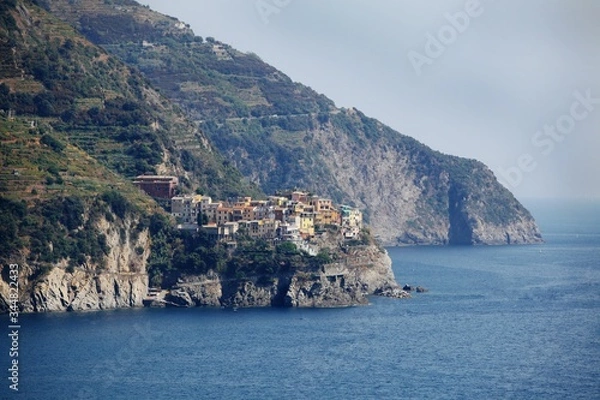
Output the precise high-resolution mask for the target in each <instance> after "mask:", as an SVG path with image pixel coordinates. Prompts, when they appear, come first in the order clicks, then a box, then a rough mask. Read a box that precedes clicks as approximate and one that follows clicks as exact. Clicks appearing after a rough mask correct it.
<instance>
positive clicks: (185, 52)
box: [44, 0, 541, 244]
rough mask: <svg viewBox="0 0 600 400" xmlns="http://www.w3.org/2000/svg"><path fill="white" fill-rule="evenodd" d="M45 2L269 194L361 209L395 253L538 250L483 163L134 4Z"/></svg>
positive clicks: (517, 209)
mask: <svg viewBox="0 0 600 400" xmlns="http://www.w3.org/2000/svg"><path fill="white" fill-rule="evenodd" d="M44 3H45V4H46V6H47V7H48V8H49V9H51V10H52V11H53V12H54V13H55V14H56V15H57V16H60V17H61V18H63V19H65V20H67V21H69V22H70V23H71V24H73V26H76V27H77V28H78V29H80V30H81V32H83V33H84V34H85V35H86V36H87V37H88V39H90V40H92V41H94V42H95V43H97V44H99V45H101V46H102V47H103V48H105V49H107V50H108V51H109V52H110V53H112V54H114V55H116V56H117V57H119V58H120V59H121V60H123V61H125V62H127V63H129V64H130V65H134V66H135V67H136V68H138V69H139V70H140V71H142V72H143V74H144V76H145V77H147V78H148V79H149V80H150V81H151V82H152V83H153V84H154V85H156V86H157V87H159V88H160V89H161V92H162V93H163V94H164V95H165V96H167V97H169V98H170V99H172V100H173V101H175V102H176V103H177V104H179V105H180V107H181V108H182V109H183V110H184V111H185V112H186V113H187V114H188V115H189V116H191V117H192V118H193V119H195V120H196V121H197V122H198V123H199V126H200V127H201V128H202V129H203V131H205V132H206V133H207V134H208V135H209V136H210V138H211V139H212V140H213V142H214V143H215V145H216V147H217V148H219V150H221V152H222V153H224V154H225V155H226V156H227V157H228V159H230V160H231V161H232V162H233V163H234V165H236V166H237V167H238V168H239V169H240V170H241V171H242V173H243V174H244V175H245V176H246V177H247V178H248V179H250V180H251V181H252V182H255V183H257V184H258V185H260V187H261V188H262V189H263V190H264V191H266V192H270V191H273V190H275V189H279V188H282V187H292V186H296V187H303V188H307V189H310V190H314V191H316V192H319V193H325V194H327V195H329V196H331V197H332V198H333V199H334V200H335V201H337V202H346V203H350V204H353V205H356V206H358V207H361V208H363V209H364V210H365V214H366V216H367V218H368V220H369V222H370V223H371V225H372V226H373V229H374V231H375V232H376V234H377V235H378V236H379V237H380V239H381V240H382V241H383V242H385V243H387V244H412V243H419V244H485V243H488V244H492V243H494V244H499V243H533V242H539V241H541V235H540V233H539V230H538V228H537V226H536V224H535V221H534V220H533V218H532V217H531V215H530V213H529V212H528V211H527V210H526V209H525V208H524V207H523V206H522V205H521V204H520V203H519V202H518V201H517V200H516V199H515V198H514V196H513V195H512V194H511V193H510V192H509V191H508V190H507V189H505V188H504V187H502V186H501V185H500V184H499V183H498V182H497V180H496V178H495V177H494V176H493V174H492V172H491V171H490V170H489V169H488V168H487V167H486V166H485V165H483V164H482V163H480V162H477V161H474V160H467V159H461V158H457V157H452V156H447V155H443V154H440V153H438V152H435V151H433V150H431V149H430V148H428V147H426V146H425V145H423V144H421V143H419V142H417V141H415V140H414V139H411V138H410V137H408V136H404V135H401V134H399V133H398V132H395V131H394V130H392V129H390V128H389V127H386V126H384V125H382V124H381V123H379V122H378V121H375V120H373V119H370V118H368V117H366V116H365V115H363V114H362V113H360V112H359V111H357V110H355V109H338V108H336V107H335V105H334V103H333V102H332V101H331V100H329V99H327V98H326V97H324V96H323V95H319V94H317V93H315V92H314V91H313V90H311V89H310V88H308V87H306V86H303V85H301V84H298V83H294V82H292V81H291V80H290V79H289V78H288V77H287V76H285V75H284V74H283V73H281V72H280V71H278V70H276V69H275V68H273V67H272V66H269V65H267V64H266V63H264V62H262V61H261V60H260V58H258V57H257V56H256V55H254V54H243V53H241V52H239V51H237V50H235V49H233V48H231V47H230V46H228V45H226V44H223V43H220V42H218V41H215V40H214V39H213V38H210V37H209V38H206V40H204V39H202V38H200V37H196V36H194V35H193V33H192V31H191V30H190V29H189V27H187V26H186V25H185V24H184V23H183V22H180V21H178V20H177V19H174V18H171V17H167V16H164V15H161V14H159V13H156V12H152V11H151V10H150V9H148V8H147V7H143V6H139V5H138V4H137V3H135V2H133V1H112V2H100V1H93V0H80V1H77V2H72V1H67V0H56V1H46V2H44Z"/></svg>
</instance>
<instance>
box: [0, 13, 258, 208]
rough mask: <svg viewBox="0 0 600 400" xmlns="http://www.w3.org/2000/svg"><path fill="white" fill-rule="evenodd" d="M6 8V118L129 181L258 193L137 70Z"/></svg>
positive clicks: (39, 16)
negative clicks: (24, 122)
mask: <svg viewBox="0 0 600 400" xmlns="http://www.w3.org/2000/svg"><path fill="white" fill-rule="evenodd" d="M0 7H1V13H2V14H1V15H2V21H1V23H2V24H1V25H0V60H2V62H1V64H0V110H4V112H5V113H8V112H10V113H11V115H12V116H14V115H16V116H31V118H32V119H35V120H36V121H37V122H36V123H39V124H43V125H45V126H47V128H48V129H50V130H52V131H54V132H55V135H56V136H58V137H60V138H62V139H63V140H65V141H66V142H69V143H71V144H73V145H76V146H77V147H79V148H80V149H82V150H84V151H85V152H87V153H88V154H90V155H91V156H92V157H94V158H96V159H97V160H99V161H100V162H102V163H103V164H104V165H106V166H107V167H108V168H110V169H112V170H113V171H115V172H117V173H119V174H121V175H123V176H125V177H128V178H131V177H134V176H136V175H138V174H143V173H168V174H174V175H176V176H179V177H181V178H182V179H181V180H182V182H183V183H184V185H186V184H187V186H188V189H190V188H192V187H194V188H196V187H200V189H201V190H202V191H203V192H205V193H211V194H213V195H215V196H223V197H226V196H230V195H235V194H240V193H246V192H248V191H250V192H256V191H255V190H254V189H252V188H250V187H249V186H248V185H246V184H244V183H243V182H242V177H241V175H240V174H239V172H238V171H237V170H236V169H235V168H234V167H232V166H230V165H229V164H228V163H227V162H226V161H225V160H223V158H222V157H221V156H220V155H219V154H218V152H215V151H213V149H212V148H211V145H210V144H209V141H208V139H207V138H206V137H205V136H204V134H203V133H202V132H201V131H200V130H199V129H198V128H197V127H196V126H194V125H193V124H191V123H190V122H189V121H188V120H187V119H186V116H185V115H184V114H182V113H181V112H180V111H178V110H177V109H176V107H174V106H173V105H172V103H170V102H169V101H168V100H167V99H165V98H164V97H162V96H161V95H160V94H159V93H158V92H157V91H156V90H154V89H153V88H152V87H151V86H150V85H149V84H148V82H147V81H146V79H145V78H144V77H143V76H142V75H141V74H140V73H139V72H137V70H136V69H132V68H130V67H128V66H127V65H125V64H124V63H122V62H120V61H119V60H118V59H117V58H115V57H113V56H111V55H109V54H108V53H106V51H104V50H103V49H101V48H99V47H97V46H95V45H94V44H92V43H90V42H89V41H87V40H86V39H84V38H83V37H82V36H80V34H79V33H77V32H76V31H75V30H74V29H73V28H72V27H70V26H69V25H67V24H63V23H60V22H59V21H58V20H57V19H55V18H53V17H51V15H49V14H48V13H46V12H44V11H43V10H42V9H40V8H39V7H37V6H35V5H34V4H32V3H30V2H26V1H24V2H17V1H9V2H4V3H2V5H1V6H0Z"/></svg>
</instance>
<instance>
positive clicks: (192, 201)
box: [134, 175, 363, 243]
mask: <svg viewBox="0 0 600 400" xmlns="http://www.w3.org/2000/svg"><path fill="white" fill-rule="evenodd" d="M134 183H135V184H136V185H137V186H138V187H139V188H140V189H142V190H144V191H145V192H146V193H148V194H149V195H151V196H153V197H155V198H159V199H170V203H171V214H172V215H173V216H174V217H175V218H176V219H177V222H178V227H179V228H180V229H189V230H198V229H200V228H201V229H202V230H203V231H204V232H205V233H206V234H208V235H209V236H210V237H211V238H213V239H215V240H219V241H234V240H235V237H236V235H238V234H239V233H241V232H243V233H244V234H246V235H249V236H250V237H252V238H256V239H265V240H286V241H293V242H296V243H300V242H304V241H306V240H310V239H311V238H313V237H314V236H315V234H316V232H318V229H319V228H323V227H327V226H336V227H338V228H339V229H340V230H341V233H342V235H343V236H344V238H346V239H355V238H357V237H358V236H359V234H360V230H361V229H362V226H363V221H362V212H361V211H360V210H358V209H356V208H353V207H349V206H344V205H342V206H339V207H336V206H335V205H334V204H333V202H332V201H331V200H330V199H326V198H322V197H319V196H315V195H312V194H310V193H308V192H305V191H290V192H287V193H282V194H280V195H277V196H269V197H268V198H267V199H266V200H256V199H252V198H251V197H241V198H238V199H236V200H234V201H231V200H230V201H213V199H212V198H211V197H209V196H202V195H187V196H175V191H176V187H177V184H178V181H177V178H176V177H172V176H155V175H140V176H138V177H137V178H136V179H135V180H134Z"/></svg>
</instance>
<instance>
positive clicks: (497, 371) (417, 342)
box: [0, 202, 600, 400]
mask: <svg viewBox="0 0 600 400" xmlns="http://www.w3.org/2000/svg"><path fill="white" fill-rule="evenodd" d="M528 205H529V206H530V209H531V210H532V211H533V213H534V215H535V216H536V218H537V219H538V222H539V223H540V225H541V228H542V231H543V232H544V237H545V240H546V243H545V244H543V245H535V246H499V247H409V248H390V249H389V252H390V256H391V257H392V259H393V267H394V270H395V273H396V276H397V278H398V280H399V281H400V283H411V284H415V285H422V286H425V287H427V288H429V290H430V291H429V292H428V293H425V294H416V295H414V297H413V298H412V299H410V300H395V299H387V298H373V299H372V304H371V305H369V306H364V307H351V308H341V309H326V310H297V309H250V310H245V309H241V310H238V311H232V310H212V309H186V310H179V309H163V310H160V309H139V310H120V311H106V312H88V313H53V314H44V315H23V316H21V329H20V338H19V366H20V370H19V379H20V381H19V393H18V395H16V394H15V393H13V392H12V391H11V390H9V389H8V385H9V382H8V380H7V378H3V380H4V383H3V384H2V387H1V388H0V398H16V399H69V400H75V399H105V398H108V399H284V398H285V399H353V398H357V399H358V398H360V399H400V398H401V399H561V400H562V399H600V205H599V204H594V203H579V204H576V205H574V204H572V203H569V204H565V203H560V202H554V203H548V202H545V203H541V204H538V203H534V204H528ZM0 323H1V324H2V326H5V327H7V326H8V319H7V318H6V316H4V317H2V318H0ZM5 329H6V332H7V333H8V328H5ZM9 347H10V346H9V342H8V339H7V335H2V341H0V352H1V354H2V357H0V362H1V363H2V364H3V367H4V368H3V370H4V371H7V369H8V367H9V358H8V348H9ZM5 375H6V376H8V372H5Z"/></svg>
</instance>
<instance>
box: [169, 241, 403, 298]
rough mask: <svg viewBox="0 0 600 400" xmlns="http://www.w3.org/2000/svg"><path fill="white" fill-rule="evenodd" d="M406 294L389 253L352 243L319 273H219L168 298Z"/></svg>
mask: <svg viewBox="0 0 600 400" xmlns="http://www.w3.org/2000/svg"><path fill="white" fill-rule="evenodd" d="M373 294H374V295H382V296H387V297H396V298H406V297H410V295H409V294H408V293H407V292H405V291H403V290H402V289H401V288H400V287H399V286H398V284H397V283H396V280H395V278H394V273H393V271H392V268H391V260H390V258H389V256H388V254H387V252H386V251H385V250H383V249H381V248H380V247H378V246H376V245H366V246H353V247H351V248H349V249H347V253H346V256H345V257H344V258H343V259H341V260H338V262H336V263H331V264H327V265H325V266H323V267H322V268H321V269H320V270H318V271H303V270H300V271H294V272H291V273H289V274H284V275H278V276H269V277H256V278H252V279H243V280H237V279H231V280H223V279H221V278H220V277H219V275H218V274H216V273H214V272H211V273H209V274H207V275H201V276H191V277H186V278H185V279H183V280H182V281H181V282H179V283H178V284H177V285H176V287H174V288H173V289H172V290H171V291H170V293H169V294H168V295H167V297H166V298H165V300H166V304H167V305H172V306H184V307H193V306H200V307H206V306H208V307H215V306H222V307H269V306H279V307H316V308H322V307H344V306H352V305H359V304H367V303H368V296H369V295H373Z"/></svg>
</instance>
